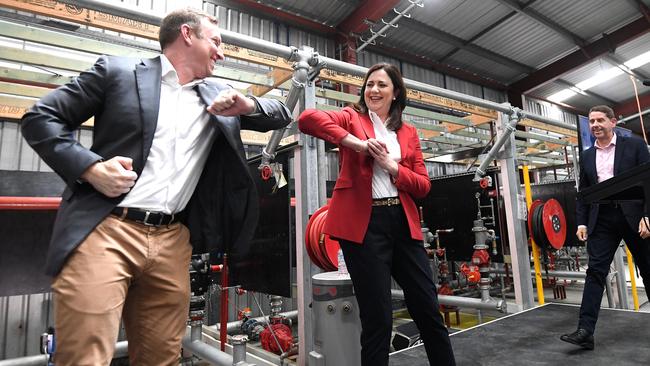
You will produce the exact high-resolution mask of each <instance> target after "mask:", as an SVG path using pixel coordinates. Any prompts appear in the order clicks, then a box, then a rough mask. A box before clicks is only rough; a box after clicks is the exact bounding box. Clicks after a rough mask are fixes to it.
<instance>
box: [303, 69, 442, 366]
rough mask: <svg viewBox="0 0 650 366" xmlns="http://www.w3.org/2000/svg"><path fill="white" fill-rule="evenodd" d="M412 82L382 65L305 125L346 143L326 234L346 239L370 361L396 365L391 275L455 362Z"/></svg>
mask: <svg viewBox="0 0 650 366" xmlns="http://www.w3.org/2000/svg"><path fill="white" fill-rule="evenodd" d="M404 107H406V88H405V87H404V81H403V80H402V75H401V74H400V72H399V70H397V68H396V67H395V66H392V65H389V64H377V65H374V66H372V67H371V68H370V69H369V70H368V73H367V74H366V76H365V79H364V83H363V85H362V87H361V98H360V99H359V102H358V103H357V104H356V105H354V106H353V107H352V108H349V107H346V108H343V110H341V111H338V112H333V111H329V112H325V111H318V110H306V111H305V112H303V113H302V114H301V115H300V118H299V119H298V126H299V128H300V130H301V131H302V132H304V133H306V134H309V135H313V136H316V137H319V138H322V139H324V140H327V141H329V142H331V143H333V144H336V145H338V146H339V158H340V170H339V177H338V179H337V180H336V185H335V186H334V192H333V194H332V200H331V202H330V207H329V211H328V213H327V222H326V223H325V229H324V231H325V233H327V234H329V235H330V236H332V237H334V238H337V239H338V240H339V242H340V244H341V248H342V250H343V255H344V257H345V263H346V264H347V268H348V271H349V273H350V277H351V278H352V283H353V285H354V291H355V295H356V297H357V301H358V303H359V308H360V309H359V310H360V318H361V326H362V332H361V360H362V364H363V365H364V366H370V365H372V366H377V365H388V351H389V346H390V336H391V331H392V322H393V319H392V301H391V291H390V290H391V276H392V277H393V278H394V279H395V280H396V281H397V283H398V284H399V285H400V286H401V287H402V289H403V290H404V297H405V299H406V306H407V308H408V311H409V313H410V314H411V317H412V318H413V320H415V323H416V324H417V326H418V329H419V330H420V336H421V338H422V340H423V342H424V346H425V349H426V352H427V356H428V358H429V363H430V364H431V365H454V364H455V361H454V355H453V352H452V349H451V343H450V341H449V334H448V333H447V328H446V327H445V325H444V323H443V321H442V317H441V315H440V312H439V311H438V307H439V305H438V298H437V295H436V286H435V284H434V283H433V280H432V273H431V267H430V266H429V260H428V258H427V255H426V252H425V250H424V246H423V245H422V231H421V228H420V224H419V219H418V211H417V208H416V207H415V202H414V201H413V198H422V197H424V196H426V194H427V193H428V192H429V189H430V188H431V183H430V181H429V176H428V175H427V170H426V167H425V165H424V160H423V159H422V152H421V149H420V140H419V138H418V134H417V131H416V129H415V128H414V127H413V126H411V125H408V124H406V123H404V122H402V111H403V110H404Z"/></svg>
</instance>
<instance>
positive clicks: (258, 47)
mask: <svg viewBox="0 0 650 366" xmlns="http://www.w3.org/2000/svg"><path fill="white" fill-rule="evenodd" d="M61 2H63V3H68V4H70V5H74V6H77V7H81V8H88V9H92V10H96V11H100V12H104V13H107V14H111V15H116V16H121V17H125V18H129V19H133V20H137V21H141V22H143V23H147V24H153V25H158V24H160V21H161V18H160V17H158V16H156V15H152V14H147V13H144V12H142V11H140V10H136V9H132V8H127V7H122V6H117V5H112V4H107V3H101V2H99V1H94V0H79V1H68V0H65V1H61ZM221 34H222V39H223V41H224V42H225V43H228V44H232V45H235V46H239V47H244V48H248V49H250V50H254V51H258V52H263V53H266V54H269V55H273V56H278V57H282V58H284V59H287V60H289V61H292V62H294V66H293V69H294V75H293V78H292V83H291V84H292V87H291V89H290V91H289V95H288V97H287V104H288V105H289V107H290V108H291V109H292V110H293V109H294V107H295V106H296V104H299V105H300V108H299V110H300V111H302V110H304V109H305V108H314V107H315V105H316V91H315V87H314V85H313V79H315V78H316V77H318V75H319V71H320V69H321V68H325V69H328V70H332V71H336V72H341V73H345V74H349V75H352V76H356V77H363V76H364V75H365V73H366V72H367V70H368V69H367V68H365V67H362V66H358V65H352V64H348V63H345V62H342V61H339V60H335V59H331V58H327V57H322V56H320V55H318V54H317V53H315V52H314V50H313V49H311V48H309V47H302V48H300V49H298V48H296V47H289V46H284V45H279V44H275V43H272V42H268V41H264V40H261V39H257V38H253V37H249V36H246V35H242V34H238V33H235V32H231V31H227V30H221ZM404 81H405V85H406V87H407V88H409V89H412V90H415V91H420V92H425V93H429V94H432V95H435V96H439V97H444V98H448V99H452V100H456V101H460V102H462V103H467V104H471V105H474V106H478V107H481V108H486V109H489V110H493V111H497V112H499V117H498V120H497V128H498V133H497V140H496V141H495V143H494V146H493V148H492V149H491V150H490V152H489V153H488V155H487V157H486V158H485V159H484V160H483V161H482V163H481V166H480V167H479V168H478V169H477V177H480V176H481V175H482V174H484V173H483V171H484V170H485V169H486V167H487V165H488V164H489V163H490V162H491V161H492V160H493V159H498V161H499V166H500V168H501V174H502V176H503V182H504V202H505V207H506V212H507V216H508V217H509V218H511V219H510V220H507V221H508V234H509V237H510V248H511V256H512V259H513V263H512V264H513V272H514V273H513V274H514V278H515V281H514V282H515V297H516V304H517V306H519V307H520V310H522V309H528V308H531V307H533V306H534V303H533V290H532V284H531V281H530V266H529V253H528V245H527V239H526V236H525V229H524V222H523V220H525V216H524V217H522V215H521V214H520V212H521V205H520V202H521V201H523V200H521V199H520V197H521V194H520V192H519V191H520V188H519V187H520V182H519V174H518V171H517V166H516V162H515V154H516V150H515V140H514V134H513V133H512V132H514V130H515V126H516V125H517V123H519V122H520V121H521V120H522V119H524V118H528V119H532V120H535V121H539V122H543V123H545V124H547V125H550V126H555V127H559V128H564V129H569V130H573V129H574V128H575V126H573V125H570V124H567V123H564V122H561V121H557V120H554V119H550V118H547V117H543V116H539V115H535V114H531V113H528V112H525V111H523V110H521V109H519V108H517V107H513V106H511V105H510V104H507V103H504V104H499V103H495V102H491V101H487V100H484V99H481V98H477V97H473V96H469V95H465V94H462V93H458V92H455V91H452V90H447V89H443V88H439V87H436V86H432V85H428V84H425V83H422V82H419V81H415V80H410V79H405V80H404ZM284 133H285V130H280V131H279V132H278V131H276V132H274V134H273V135H272V137H271V138H270V140H269V143H268V144H267V146H266V147H265V149H264V157H265V160H264V161H265V162H266V163H268V162H269V161H270V160H272V158H273V155H274V152H275V149H276V148H277V146H278V145H279V143H280V139H281V138H282V136H283V134H284ZM324 158H325V149H324V143H323V141H321V140H318V139H315V138H313V137H310V136H305V135H302V134H301V135H300V137H299V144H298V147H297V148H296V149H295V150H294V176H295V182H296V187H295V190H296V238H297V239H296V240H297V248H296V255H297V258H296V262H297V281H298V295H297V297H298V324H299V331H298V335H299V339H300V345H299V347H300V348H299V364H300V365H304V364H306V357H307V355H308V354H309V351H310V350H312V349H313V334H312V324H313V321H312V319H311V312H309V311H308V309H309V305H310V303H311V277H312V275H313V274H314V273H315V272H314V271H315V270H316V269H315V267H314V266H313V265H312V264H311V261H310V260H309V259H308V257H307V256H306V255H305V253H304V245H303V243H302V240H303V238H304V234H305V233H304V231H305V226H306V222H307V219H308V217H309V215H310V214H312V213H313V212H314V211H316V210H317V209H318V208H319V207H320V206H321V205H323V204H324V203H325V201H326V197H325V177H324V175H323V174H325V171H324V169H322V167H323V166H324V163H323V161H324ZM263 164H264V162H263ZM195 339H197V337H195ZM215 351H216V350H215ZM215 357H217V356H215Z"/></svg>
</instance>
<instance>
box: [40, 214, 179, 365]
mask: <svg viewBox="0 0 650 366" xmlns="http://www.w3.org/2000/svg"><path fill="white" fill-rule="evenodd" d="M191 254H192V248H191V245H190V243H189V230H188V229H187V228H186V227H185V226H184V225H182V224H180V223H175V224H172V225H170V226H161V227H152V226H145V225H142V224H138V223H135V222H132V221H122V220H120V219H119V218H117V217H116V216H112V215H111V216H109V217H107V218H106V219H105V220H104V221H102V222H101V223H100V224H99V225H98V226H97V227H96V228H95V230H93V231H92V232H91V233H90V235H89V236H88V237H87V238H86V240H84V241H83V242H82V243H81V244H80V245H79V247H77V248H76V249H75V250H74V251H73V252H72V254H71V255H70V257H69V258H68V260H67V262H66V264H65V265H64V267H63V270H62V271H61V272H60V273H59V275H58V276H57V277H56V278H55V279H54V282H53V283H52V290H53V292H54V316H55V327H56V328H55V331H56V351H55V355H54V362H55V365H57V366H65V365H109V364H110V362H111V359H112V357H113V352H114V348H115V342H116V341H117V335H118V331H119V326H120V319H121V318H123V320H124V325H125V328H126V335H127V339H128V342H129V362H130V365H131V366H136V365H156V366H158V365H178V360H179V353H180V348H181V339H182V337H183V335H184V334H185V325H186V320H187V316H188V311H189V293H190V286H189V270H188V266H189V264H190V257H191Z"/></svg>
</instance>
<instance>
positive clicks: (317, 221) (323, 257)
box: [305, 205, 339, 271]
mask: <svg viewBox="0 0 650 366" xmlns="http://www.w3.org/2000/svg"><path fill="white" fill-rule="evenodd" d="M328 209H329V206H327V205H325V206H323V207H321V208H319V209H318V210H316V212H314V214H313V215H312V216H311V217H310V218H309V221H308V222H307V228H306V230H305V247H306V249H307V254H308V255H309V258H310V259H311V261H312V262H313V263H314V264H315V265H317V266H318V267H320V268H321V269H323V270H325V271H336V270H337V268H338V256H337V254H338V252H339V242H338V241H336V240H334V239H332V238H331V237H330V236H329V235H327V234H325V233H323V228H324V227H325V220H326V218H327V210H328Z"/></svg>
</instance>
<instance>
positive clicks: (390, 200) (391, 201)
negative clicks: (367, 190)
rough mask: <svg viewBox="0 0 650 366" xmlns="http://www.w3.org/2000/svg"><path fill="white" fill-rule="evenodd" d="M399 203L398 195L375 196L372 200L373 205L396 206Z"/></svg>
mask: <svg viewBox="0 0 650 366" xmlns="http://www.w3.org/2000/svg"><path fill="white" fill-rule="evenodd" d="M401 204H402V203H401V202H400V200H399V197H387V198H376V199H373V200H372V205H373V206H397V205H401Z"/></svg>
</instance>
